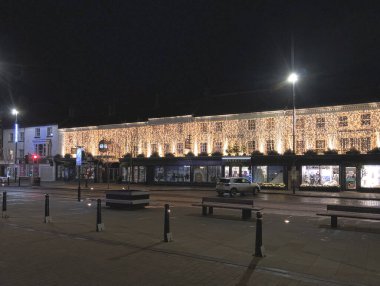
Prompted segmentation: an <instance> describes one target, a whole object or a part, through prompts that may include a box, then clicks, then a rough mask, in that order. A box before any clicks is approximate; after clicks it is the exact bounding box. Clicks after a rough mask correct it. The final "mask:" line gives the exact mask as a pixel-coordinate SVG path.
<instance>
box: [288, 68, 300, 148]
mask: <svg viewBox="0 0 380 286" xmlns="http://www.w3.org/2000/svg"><path fill="white" fill-rule="evenodd" d="M297 81H298V75H297V74H296V73H291V74H290V75H289V76H288V82H289V83H291V84H292V96H293V134H292V137H293V152H294V154H295V153H296V90H295V84H296V82H297Z"/></svg>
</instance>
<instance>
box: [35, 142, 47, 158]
mask: <svg viewBox="0 0 380 286" xmlns="http://www.w3.org/2000/svg"><path fill="white" fill-rule="evenodd" d="M34 153H35V154H38V155H40V156H51V146H50V144H35V145H34Z"/></svg>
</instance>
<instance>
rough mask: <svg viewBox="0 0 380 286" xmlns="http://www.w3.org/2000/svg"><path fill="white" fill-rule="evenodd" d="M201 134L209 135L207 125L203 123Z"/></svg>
mask: <svg viewBox="0 0 380 286" xmlns="http://www.w3.org/2000/svg"><path fill="white" fill-rule="evenodd" d="M201 132H202V133H207V123H201Z"/></svg>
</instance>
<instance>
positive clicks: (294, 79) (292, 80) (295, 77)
mask: <svg viewBox="0 0 380 286" xmlns="http://www.w3.org/2000/svg"><path fill="white" fill-rule="evenodd" d="M297 81H298V75H297V74H296V73H291V74H290V75H289V76H288V82H290V83H293V84H294V83H296V82H297Z"/></svg>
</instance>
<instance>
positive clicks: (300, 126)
mask: <svg viewBox="0 0 380 286" xmlns="http://www.w3.org/2000/svg"><path fill="white" fill-rule="evenodd" d="M296 126H297V129H304V128H305V120H304V119H303V118H298V119H296Z"/></svg>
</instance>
